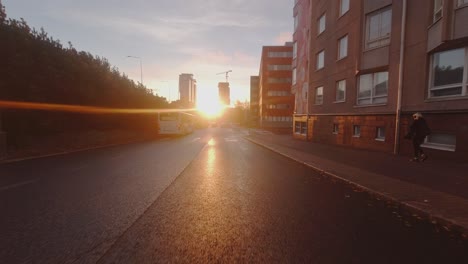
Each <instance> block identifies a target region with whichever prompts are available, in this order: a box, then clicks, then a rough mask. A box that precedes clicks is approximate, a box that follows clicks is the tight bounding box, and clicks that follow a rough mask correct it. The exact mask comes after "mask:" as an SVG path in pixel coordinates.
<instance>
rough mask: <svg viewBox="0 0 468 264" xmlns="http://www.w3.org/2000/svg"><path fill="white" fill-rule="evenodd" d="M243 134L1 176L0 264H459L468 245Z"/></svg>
mask: <svg viewBox="0 0 468 264" xmlns="http://www.w3.org/2000/svg"><path fill="white" fill-rule="evenodd" d="M246 133H248V131H247V130H244V129H239V128H210V129H205V130H200V131H197V132H196V133H194V134H192V135H189V136H186V137H180V138H172V139H167V140H163V141H154V142H145V143H139V144H131V145H126V146H119V147H112V148H106V149H100V150H93V151H86V152H81V153H75V154H71V155H64V156H57V157H51V158H45V159H39V160H31V161H25V162H19V163H12V164H5V165H2V166H0V175H1V176H0V182H1V185H0V201H1V203H0V210H1V212H2V218H0V232H1V234H2V236H1V237H0V248H1V249H2V251H1V253H0V262H2V263H3V262H5V263H23V262H31V263H33V262H34V263H95V262H99V263H155V262H156V263H166V262H177V263H196V262H198V263H207V262H257V263H272V262H277V263H284V262H300V263H468V253H467V252H468V246H467V244H466V241H460V240H457V239H456V238H454V237H451V234H450V233H447V232H444V231H443V230H437V229H435V227H434V226H433V225H432V224H431V223H427V222H425V220H418V219H417V218H414V217H412V216H410V215H405V213H404V212H401V211H399V210H398V208H396V207H395V206H392V205H388V204H386V203H385V202H383V201H379V200H376V199H374V198H372V197H370V196H369V195H367V194H366V193H362V192H359V191H357V190H353V189H351V188H350V187H349V186H345V185H342V184H340V183H337V182H334V181H332V180H330V179H325V178H323V177H321V176H320V175H317V174H316V173H315V172H314V171H312V170H310V169H309V168H307V167H305V166H303V165H300V164H297V163H295V162H293V161H290V160H288V159H286V158H283V157H282V156H280V155H278V154H276V153H273V152H271V151H268V150H266V149H264V148H262V147H259V146H257V145H254V144H252V143H250V142H248V141H246V140H245V139H243V136H244V135H246Z"/></svg>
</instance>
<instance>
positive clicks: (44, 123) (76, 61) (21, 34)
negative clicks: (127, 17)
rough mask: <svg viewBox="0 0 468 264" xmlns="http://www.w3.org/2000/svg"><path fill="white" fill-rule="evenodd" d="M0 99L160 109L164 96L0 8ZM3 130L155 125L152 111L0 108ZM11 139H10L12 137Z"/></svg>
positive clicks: (31, 131) (40, 131)
mask: <svg viewBox="0 0 468 264" xmlns="http://www.w3.org/2000/svg"><path fill="white" fill-rule="evenodd" d="M0 100H9V101H22V102H39V103H54V104H67V105H82V106H99V107H109V108H133V109H134V108H151V109H155V108H166V107H168V103H167V101H166V99H165V98H163V97H159V96H157V95H154V94H153V93H152V91H151V90H150V89H147V88H146V87H144V86H142V85H141V84H138V85H137V84H135V82H133V81H132V80H130V79H128V77H127V76H125V75H124V74H121V73H120V72H119V71H118V69H117V68H115V67H112V66H111V65H110V64H109V62H108V61H107V60H106V59H105V58H101V57H98V56H93V55H92V54H90V53H88V52H84V51H77V50H76V49H75V48H74V47H73V45H72V44H71V43H70V42H69V43H68V47H63V45H62V44H61V43H60V41H59V40H56V39H53V38H52V37H51V36H49V35H48V34H47V33H46V32H45V30H44V29H42V28H41V29H40V30H39V31H37V30H36V29H32V28H30V27H29V26H28V24H27V23H26V21H24V20H23V19H20V20H14V19H8V18H7V16H6V13H5V10H4V8H3V7H1V6H0ZM1 111H2V119H3V130H6V132H7V133H8V137H9V138H10V139H14V137H15V136H16V135H19V134H43V133H47V134H50V133H57V132H67V131H79V130H90V129H99V130H104V129H137V130H138V129H155V128H156V118H155V114H80V113H67V112H50V111H37V110H35V111H32V110H31V111H25V110H11V109H10V110H1ZM12 137H13V138H12Z"/></svg>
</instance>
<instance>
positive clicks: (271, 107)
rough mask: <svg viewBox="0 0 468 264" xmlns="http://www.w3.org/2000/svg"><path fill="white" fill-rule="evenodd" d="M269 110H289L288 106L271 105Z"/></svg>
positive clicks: (268, 106)
mask: <svg viewBox="0 0 468 264" xmlns="http://www.w3.org/2000/svg"><path fill="white" fill-rule="evenodd" d="M267 108H268V109H289V105H288V104H269V105H267Z"/></svg>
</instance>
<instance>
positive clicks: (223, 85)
mask: <svg viewBox="0 0 468 264" xmlns="http://www.w3.org/2000/svg"><path fill="white" fill-rule="evenodd" d="M218 93H219V101H220V102H221V104H223V105H230V104H231V91H230V89H229V83H228V82H220V83H218Z"/></svg>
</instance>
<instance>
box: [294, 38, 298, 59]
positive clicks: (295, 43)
mask: <svg viewBox="0 0 468 264" xmlns="http://www.w3.org/2000/svg"><path fill="white" fill-rule="evenodd" d="M295 58H297V41H295V42H294V44H293V59H295Z"/></svg>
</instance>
